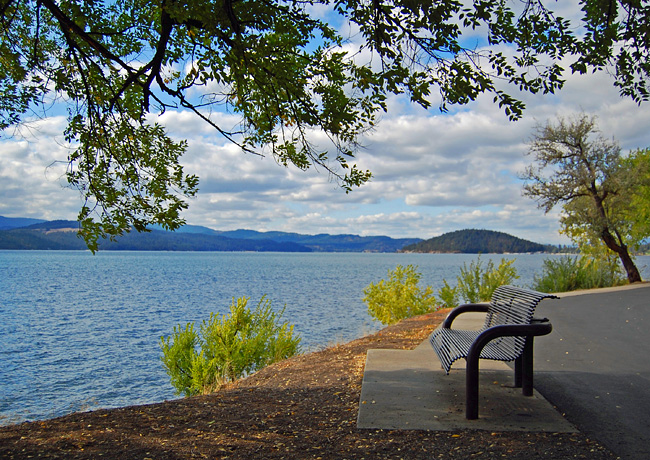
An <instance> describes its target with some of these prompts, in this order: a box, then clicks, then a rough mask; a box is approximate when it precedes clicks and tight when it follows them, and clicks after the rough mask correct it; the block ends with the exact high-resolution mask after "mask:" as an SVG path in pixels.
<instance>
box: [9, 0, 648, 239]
mask: <svg viewBox="0 0 650 460" xmlns="http://www.w3.org/2000/svg"><path fill="white" fill-rule="evenodd" d="M580 5H581V13H580V14H579V17H577V18H571V19H566V18H562V17H560V16H558V15H557V14H556V13H555V12H554V11H552V10H551V9H549V8H547V7H546V6H545V5H544V4H543V3H542V2H541V1H538V0H526V1H523V2H521V3H518V2H513V3H511V2H508V1H506V0H498V1H484V0H475V1H473V2H469V3H467V2H465V3H463V2H460V1H458V0H443V1H433V0H428V1H412V0H392V1H381V0H373V1H372V2H370V1H363V2H361V1H358V0H333V1H330V0H322V1H314V0H304V1H301V0H293V1H270V0H269V1H247V0H223V1H211V0H202V1H193V2H177V1H174V0H110V1H109V0H106V1H101V0H85V1H80V0H60V1H56V0H0V22H1V25H2V27H1V31H0V129H4V130H5V131H4V133H5V135H12V134H13V132H12V131H10V130H7V129H6V128H9V127H12V126H16V125H18V124H20V123H21V122H23V121H25V120H28V119H30V118H31V117H34V116H46V115H47V114H49V113H52V111H56V110H60V107H62V106H64V107H65V109H66V110H67V111H66V112H65V113H66V114H67V117H68V127H67V129H66V130H65V136H66V140H67V141H68V142H69V143H70V148H71V153H70V155H69V158H68V161H69V167H68V181H69V182H70V184H71V185H73V186H74V187H76V188H78V189H79V190H80V191H81V193H82V195H83V197H84V199H85V204H84V206H83V207H82V209H81V211H80V214H79V220H80V221H81V222H82V226H83V233H84V237H85V238H86V241H87V243H88V244H89V246H90V247H91V248H96V243H97V239H98V238H100V237H105V236H107V235H108V236H114V235H119V234H121V233H122V232H124V231H128V230H129V229H130V228H135V229H136V230H144V229H146V227H147V225H149V224H152V223H159V224H162V225H164V226H165V227H167V228H171V229H174V228H177V227H178V226H179V225H182V223H183V219H182V217H181V211H182V210H183V209H184V208H186V207H187V202H186V199H187V198H188V197H191V196H193V195H194V194H196V193H197V190H198V178H197V177H195V176H193V175H188V174H186V173H185V172H184V170H183V168H182V166H181V161H180V159H181V156H182V155H183V153H184V152H185V150H186V144H185V143H184V142H178V141H174V140H173V139H171V138H170V136H169V135H168V133H167V132H166V131H165V129H164V128H163V127H162V126H160V125H159V124H157V123H156V122H155V115H158V114H161V113H163V112H165V111H167V110H188V111H191V112H192V113H194V114H195V116H196V117H197V119H198V120H202V121H203V122H205V123H207V124H208V125H210V126H211V127H212V128H214V129H215V130H216V131H217V132H218V133H220V134H221V135H223V136H224V137H225V138H227V139H228V140H230V141H232V142H233V143H235V144H237V145H238V146H240V147H241V149H242V150H243V151H244V152H249V153H252V154H258V155H271V156H273V157H274V158H275V159H276V161H277V162H278V163H279V164H281V165H285V166H286V165H295V166H296V167H298V168H301V169H306V168H309V167H312V166H316V167H321V168H324V169H325V170H327V171H328V172H329V173H330V174H332V175H333V176H334V177H335V178H337V179H338V181H339V183H340V184H341V186H342V187H343V188H344V189H345V190H346V191H349V190H351V189H352V188H353V187H356V186H359V185H362V184H363V183H365V182H367V181H368V180H369V179H370V177H371V174H370V172H369V171H364V170H361V169H359V168H358V167H357V166H356V165H355V164H354V154H355V152H356V150H357V149H358V147H359V140H360V136H361V135H363V134H364V133H365V132H367V131H368V130H369V129H372V127H373V126H374V125H375V123H376V121H377V116H378V114H379V113H381V111H382V110H386V108H387V106H386V97H387V95H389V94H400V93H404V94H406V95H407V96H408V97H410V99H411V101H413V102H414V103H416V104H419V105H421V106H422V107H425V108H427V107H429V106H430V105H431V104H432V103H433V102H434V101H435V102H438V103H439V106H440V109H442V110H446V109H447V108H448V107H449V106H450V105H453V104H465V103H468V102H470V101H472V100H475V99H476V98H477V97H478V96H479V95H481V94H484V93H488V94H492V95H493V97H494V102H495V103H497V104H499V106H501V107H502V108H503V110H504V111H505V113H506V115H507V116H508V117H510V118H511V119H517V118H518V117H520V116H521V114H522V111H523V110H524V104H523V103H522V101H521V100H519V99H517V98H516V97H514V96H513V94H516V93H517V91H528V92H532V93H538V92H542V93H549V92H551V93H552V92H554V91H556V90H558V89H560V88H561V87H562V84H563V76H562V75H563V72H564V70H565V69H564V68H563V67H562V66H563V65H564V64H563V63H565V62H566V63H568V66H569V67H570V68H569V69H568V70H570V71H572V72H578V73H586V72H591V71H601V70H608V71H611V73H612V75H613V83H614V85H616V86H617V87H618V88H619V89H620V92H621V94H622V95H625V96H628V97H631V98H632V99H634V100H635V101H637V102H639V103H640V102H642V101H645V100H647V99H648V97H649V91H648V74H649V71H650V59H649V57H650V56H649V55H648V45H649V44H648V41H647V30H648V24H649V22H650V6H647V5H645V4H644V3H642V2H628V1H616V0H605V1H603V0H582V1H581V2H580ZM323 11H325V13H326V14H320V13H321V12H323ZM337 23H346V24H348V27H347V28H348V29H349V30H352V31H353V32H354V34H355V35H354V36H352V37H346V36H344V35H343V34H342V33H341V32H340V30H339V29H340V28H337V27H336V26H335V25H336V24H337ZM436 92H437V95H436V96H434V95H433V94H434V93H436ZM223 112H230V113H235V114H238V115H239V116H240V117H241V122H240V123H239V125H237V126H234V127H232V126H223V125H222V124H220V122H219V117H218V114H219V113H223ZM315 132H318V133H321V134H323V133H324V134H325V135H326V137H327V139H328V141H327V142H320V141H317V140H316V139H317V138H316V137H315V136H314V133H315ZM321 137H322V136H321Z"/></svg>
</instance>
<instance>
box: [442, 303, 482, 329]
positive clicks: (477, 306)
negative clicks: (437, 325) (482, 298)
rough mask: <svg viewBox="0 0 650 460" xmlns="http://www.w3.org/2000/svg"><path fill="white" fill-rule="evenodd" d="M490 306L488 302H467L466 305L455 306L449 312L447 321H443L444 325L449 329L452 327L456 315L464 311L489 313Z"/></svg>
mask: <svg viewBox="0 0 650 460" xmlns="http://www.w3.org/2000/svg"><path fill="white" fill-rule="evenodd" d="M489 306H490V304H488V303H466V304H464V305H459V306H458V307H456V308H454V309H453V310H452V311H450V312H449V314H448V315H447V317H446V318H445V321H444V322H443V323H442V327H444V328H447V329H449V328H451V323H453V322H454V320H455V319H456V317H458V316H459V315H461V314H462V313H467V312H479V313H487V311H488V307H489Z"/></svg>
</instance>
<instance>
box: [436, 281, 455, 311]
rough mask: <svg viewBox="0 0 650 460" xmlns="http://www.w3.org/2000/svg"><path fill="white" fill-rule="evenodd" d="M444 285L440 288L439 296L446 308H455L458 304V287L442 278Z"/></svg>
mask: <svg viewBox="0 0 650 460" xmlns="http://www.w3.org/2000/svg"><path fill="white" fill-rule="evenodd" d="M442 282H443V286H442V287H441V288H440V289H438V297H439V298H440V302H441V303H442V306H444V307H445V308H454V307H457V306H458V287H453V288H452V287H451V286H450V285H449V284H448V283H447V280H442Z"/></svg>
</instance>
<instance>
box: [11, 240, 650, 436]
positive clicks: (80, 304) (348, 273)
mask: <svg viewBox="0 0 650 460" xmlns="http://www.w3.org/2000/svg"><path fill="white" fill-rule="evenodd" d="M504 257H505V258H514V259H516V261H515V266H516V268H517V271H518V274H519V275H520V279H519V280H517V283H516V284H518V285H521V286H529V285H530V283H531V282H532V279H533V276H534V274H535V273H541V267H542V262H543V260H544V259H545V258H547V257H551V256H548V255H513V256H487V255H484V256H482V260H484V261H487V260H488V259H490V258H492V259H494V260H495V262H496V263H497V264H498V261H499V260H501V258H504ZM475 259H476V255H456V254H359V253H315V254H309V253H307V254H301V253H300V254H294V253H222V252H210V253H202V252H100V253H98V254H97V255H95V256H93V255H91V254H90V253H88V252H83V251H0V425H4V424H12V423H18V422H21V421H25V420H37V419H44V418H51V417H56V416H60V415H64V414H67V413H71V412H76V411H82V410H93V409H98V408H110V407H120V406H128V405H134V404H145V403H153V402H159V401H164V400H168V399H173V398H176V397H177V396H175V394H174V389H173V387H172V386H171V384H170V383H169V378H168V376H167V374H166V373H165V370H164V368H163V366H162V364H161V362H160V355H161V353H160V347H159V340H160V337H161V336H163V335H169V334H170V333H171V331H172V329H173V327H174V326H176V325H178V324H185V323H187V322H192V321H194V322H197V323H199V322H200V321H202V320H203V319H206V318H208V317H209V314H210V312H217V313H227V312H228V309H229V306H230V303H231V300H232V298H233V297H240V296H247V297H250V298H251V301H250V303H249V305H251V306H254V305H255V304H256V303H257V301H258V300H259V299H260V298H261V296H263V295H266V296H267V297H268V298H270V299H271V301H272V303H273V305H274V307H276V308H277V309H281V308H282V307H283V306H285V305H286V310H285V314H284V318H285V319H286V320H288V321H289V322H290V323H292V324H294V325H295V331H296V332H297V333H298V334H300V336H301V337H302V347H303V349H304V350H306V351H309V350H315V349H319V348H322V347H325V346H327V345H329V344H333V343H336V342H345V341H349V340H352V339H354V338H357V337H360V336H363V335H366V334H368V333H371V332H374V331H376V330H378V329H380V328H381V327H382V326H381V325H380V324H379V323H376V322H374V321H373V320H372V319H371V318H370V317H369V315H368V313H367V308H366V306H365V304H364V303H363V302H362V300H361V299H362V297H363V289H364V288H365V287H366V286H367V285H368V284H370V283H371V282H377V281H379V280H380V279H382V278H385V277H386V274H387V272H388V270H392V269H393V268H395V266H396V265H398V264H401V265H407V264H413V265H417V266H418V271H419V272H420V273H422V282H421V283H422V284H423V285H432V286H433V287H434V288H435V289H437V288H439V287H440V286H441V285H442V280H443V279H447V280H448V281H449V282H450V284H452V285H453V284H455V279H456V276H457V275H458V273H459V270H460V268H461V267H462V266H463V264H469V263H470V262H471V261H473V260H475ZM637 261H638V265H639V267H640V268H642V270H643V276H644V278H648V277H650V271H649V270H648V265H650V257H640V258H638V260H637Z"/></svg>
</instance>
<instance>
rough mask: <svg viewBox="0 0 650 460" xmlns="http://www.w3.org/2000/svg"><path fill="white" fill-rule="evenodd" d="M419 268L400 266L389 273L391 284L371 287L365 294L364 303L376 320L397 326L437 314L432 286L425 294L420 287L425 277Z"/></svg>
mask: <svg viewBox="0 0 650 460" xmlns="http://www.w3.org/2000/svg"><path fill="white" fill-rule="evenodd" d="M416 268H417V267H414V266H413V265H408V266H406V267H403V266H402V265H398V266H397V267H396V268H395V270H393V271H390V270H389V271H388V276H389V279H388V281H385V280H381V281H379V283H377V284H374V283H371V284H370V285H368V286H367V287H366V288H365V289H364V290H363V293H364V294H365V296H364V298H363V301H364V302H365V303H366V304H367V305H368V312H369V313H370V315H371V316H372V317H373V318H375V319H377V320H379V321H381V322H382V323H383V324H393V323H396V322H398V321H399V320H401V319H404V318H409V317H411V316H417V315H422V314H424V313H428V312H430V311H433V310H435V306H436V299H435V297H434V295H433V289H432V288H431V287H430V286H427V287H426V288H424V290H423V289H421V288H420V287H419V285H418V284H419V282H420V278H421V277H422V275H420V273H418V272H417V270H416Z"/></svg>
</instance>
